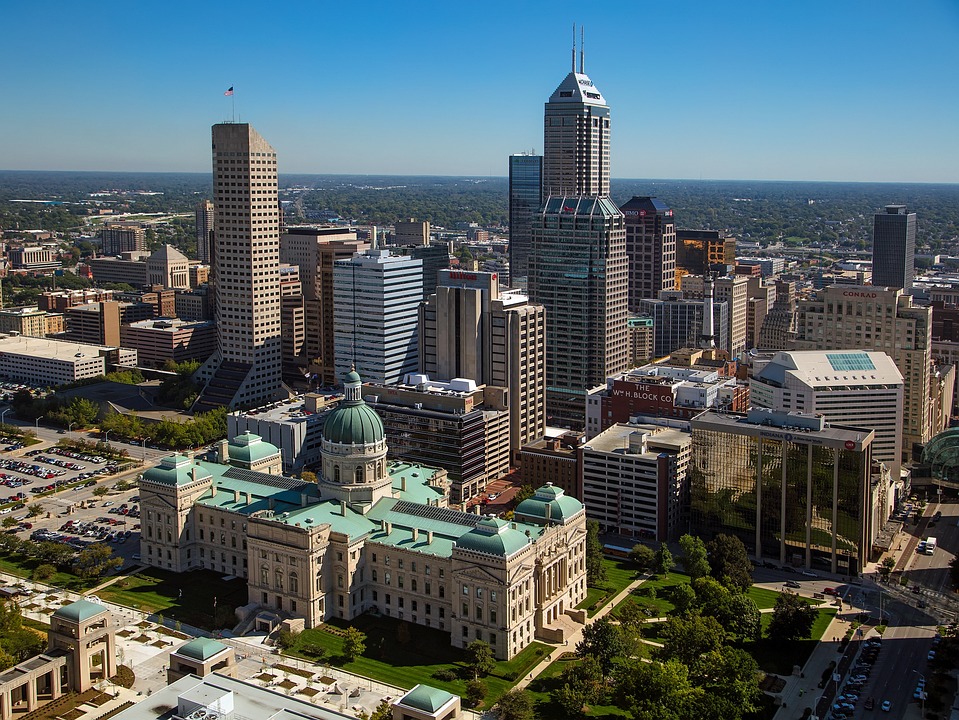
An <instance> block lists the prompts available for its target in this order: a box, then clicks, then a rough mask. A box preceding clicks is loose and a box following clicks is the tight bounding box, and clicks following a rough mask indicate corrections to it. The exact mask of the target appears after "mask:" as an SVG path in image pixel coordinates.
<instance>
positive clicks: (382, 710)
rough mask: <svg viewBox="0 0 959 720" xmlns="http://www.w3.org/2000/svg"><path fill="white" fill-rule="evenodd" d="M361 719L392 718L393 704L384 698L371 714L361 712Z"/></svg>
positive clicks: (381, 719)
mask: <svg viewBox="0 0 959 720" xmlns="http://www.w3.org/2000/svg"><path fill="white" fill-rule="evenodd" d="M360 718H361V720H392V718H393V706H392V705H390V703H389V702H388V701H386V700H384V701H383V702H381V703H380V704H379V705H378V706H377V708H376V710H374V711H373V712H372V713H371V714H368V713H365V712H361V713H360Z"/></svg>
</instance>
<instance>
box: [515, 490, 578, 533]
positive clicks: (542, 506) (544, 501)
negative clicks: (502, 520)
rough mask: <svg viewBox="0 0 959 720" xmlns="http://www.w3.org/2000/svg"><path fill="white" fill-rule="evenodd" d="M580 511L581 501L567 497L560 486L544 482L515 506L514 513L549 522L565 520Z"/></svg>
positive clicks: (521, 516) (518, 515)
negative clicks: (531, 495)
mask: <svg viewBox="0 0 959 720" xmlns="http://www.w3.org/2000/svg"><path fill="white" fill-rule="evenodd" d="M582 511H583V503H581V502H580V501H579V500H577V499H576V498H572V497H567V496H566V494H565V493H564V492H563V489H562V488H560V487H557V486H556V485H553V484H552V483H546V485H543V486H542V487H541V488H539V489H538V490H536V492H535V493H534V494H533V497H531V498H527V499H526V500H524V501H523V502H521V503H520V504H519V505H517V506H516V511H515V515H516V516H517V517H519V518H527V517H528V518H536V519H537V520H542V521H544V522H546V523H549V522H554V521H557V520H558V521H560V522H565V521H566V520H569V519H570V518H571V517H573V516H574V515H577V514H579V513H581V512H582Z"/></svg>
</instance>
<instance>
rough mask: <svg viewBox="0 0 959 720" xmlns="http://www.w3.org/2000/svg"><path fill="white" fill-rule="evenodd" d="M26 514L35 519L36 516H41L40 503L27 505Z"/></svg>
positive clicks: (41, 506) (41, 507)
mask: <svg viewBox="0 0 959 720" xmlns="http://www.w3.org/2000/svg"><path fill="white" fill-rule="evenodd" d="M27 514H29V515H30V517H36V516H37V515H42V514H43V505H41V504H40V503H30V504H29V505H27Z"/></svg>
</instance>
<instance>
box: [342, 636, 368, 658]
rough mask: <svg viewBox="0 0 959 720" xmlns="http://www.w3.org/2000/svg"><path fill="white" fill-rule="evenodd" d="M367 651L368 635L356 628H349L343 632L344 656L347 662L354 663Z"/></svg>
mask: <svg viewBox="0 0 959 720" xmlns="http://www.w3.org/2000/svg"><path fill="white" fill-rule="evenodd" d="M365 650H366V635H365V634H363V633H362V632H360V631H359V630H357V629H356V628H355V627H348V628H346V630H345V631H344V632H343V655H344V656H346V661H347V662H353V661H354V660H356V658H358V657H359V656H360V655H362V654H363V653H364V651H365Z"/></svg>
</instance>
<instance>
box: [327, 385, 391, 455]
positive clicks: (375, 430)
mask: <svg viewBox="0 0 959 720" xmlns="http://www.w3.org/2000/svg"><path fill="white" fill-rule="evenodd" d="M361 384H362V381H361V380H360V376H359V375H358V374H357V372H356V371H355V370H351V371H350V372H348V373H347V374H346V375H345V376H344V378H343V387H344V392H345V395H346V398H345V399H344V400H343V402H341V403H340V406H339V407H338V408H336V410H333V411H332V412H331V413H330V414H329V415H327V416H326V421H325V422H324V423H323V439H324V440H326V441H328V442H331V443H339V444H341V445H372V444H374V443H378V442H382V441H383V440H385V439H386V432H385V431H384V430H383V421H382V420H381V419H380V416H379V415H377V414H376V411H375V410H373V408H371V407H370V406H369V405H367V404H366V402H365V401H364V400H363V398H362V397H361V395H360V387H361Z"/></svg>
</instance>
